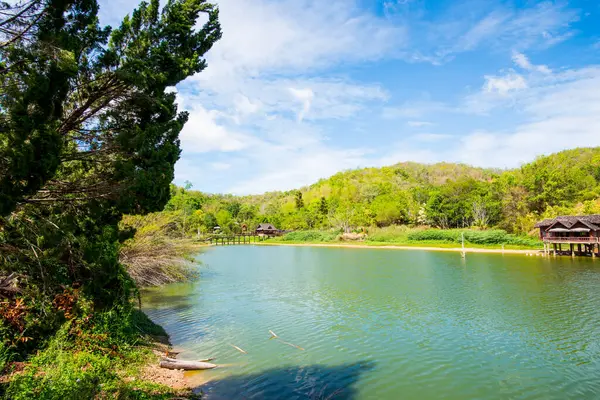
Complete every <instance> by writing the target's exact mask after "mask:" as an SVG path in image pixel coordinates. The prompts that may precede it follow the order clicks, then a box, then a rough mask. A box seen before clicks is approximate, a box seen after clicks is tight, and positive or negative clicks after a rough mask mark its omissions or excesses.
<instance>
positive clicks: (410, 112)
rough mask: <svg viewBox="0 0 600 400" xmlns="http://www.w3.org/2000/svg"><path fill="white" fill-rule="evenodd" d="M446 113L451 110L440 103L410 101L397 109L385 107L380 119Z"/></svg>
mask: <svg viewBox="0 0 600 400" xmlns="http://www.w3.org/2000/svg"><path fill="white" fill-rule="evenodd" d="M446 111H451V108H450V107H449V106H448V105H446V104H443V103H440V102H435V101H412V102H406V103H404V104H403V105H401V106H399V107H385V108H384V109H383V111H382V117H383V118H387V119H398V118H399V119H410V118H421V117H427V116H430V115H433V114H435V113H439V112H446ZM413 123H414V121H413ZM409 125H410V122H409Z"/></svg>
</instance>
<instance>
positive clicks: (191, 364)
mask: <svg viewBox="0 0 600 400" xmlns="http://www.w3.org/2000/svg"><path fill="white" fill-rule="evenodd" d="M160 367H161V368H167V369H184V370H186V371H190V370H192V371H193V370H200V369H213V368H216V367H217V366H216V365H215V364H212V363H208V362H201V361H185V360H175V359H174V358H163V359H162V360H161V361H160Z"/></svg>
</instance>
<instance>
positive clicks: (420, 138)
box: [410, 133, 452, 143]
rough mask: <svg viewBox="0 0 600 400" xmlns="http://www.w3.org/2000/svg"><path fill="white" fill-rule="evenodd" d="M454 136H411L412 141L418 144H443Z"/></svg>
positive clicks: (420, 134)
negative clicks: (442, 142)
mask: <svg viewBox="0 0 600 400" xmlns="http://www.w3.org/2000/svg"><path fill="white" fill-rule="evenodd" d="M451 138H452V135H448V134H445V133H419V134H418V135H414V136H411V138H410V139H412V140H416V141H418V142H426V143H434V142H441V141H444V140H448V139H451Z"/></svg>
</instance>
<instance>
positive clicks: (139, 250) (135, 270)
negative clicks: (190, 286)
mask: <svg viewBox="0 0 600 400" xmlns="http://www.w3.org/2000/svg"><path fill="white" fill-rule="evenodd" d="M180 221H181V215H180V212H178V211H173V212H160V213H153V214H148V215H144V216H140V215H136V216H130V215H126V216H125V217H124V218H123V221H122V222H121V229H123V230H125V231H126V230H128V229H130V230H132V231H133V230H135V234H134V236H133V237H132V238H130V239H128V240H127V241H125V243H124V244H123V247H122V248H121V251H120V254H119V261H120V262H121V263H122V264H124V265H125V266H126V267H127V271H128V272H129V275H130V276H131V277H132V278H133V280H134V281H135V282H136V284H137V285H138V287H147V286H160V285H164V284H168V283H174V282H184V281H187V280H190V279H193V278H195V277H196V276H197V268H196V266H195V264H196V265H197V262H194V261H193V259H192V257H191V256H192V255H193V254H194V253H197V252H198V250H199V249H200V248H201V247H202V246H203V245H202V244H200V243H198V242H195V241H194V240H192V239H190V238H188V237H187V236H186V235H185V234H184V232H183V231H182V227H181V226H180Z"/></svg>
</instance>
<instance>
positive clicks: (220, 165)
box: [210, 162, 231, 171]
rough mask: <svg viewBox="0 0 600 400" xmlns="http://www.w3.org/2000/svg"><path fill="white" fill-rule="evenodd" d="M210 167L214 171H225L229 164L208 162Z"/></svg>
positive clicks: (229, 166)
mask: <svg viewBox="0 0 600 400" xmlns="http://www.w3.org/2000/svg"><path fill="white" fill-rule="evenodd" d="M210 168H211V169H213V170H215V171H225V170H228V169H230V168H231V164H229V163H224V162H213V163H210Z"/></svg>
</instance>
